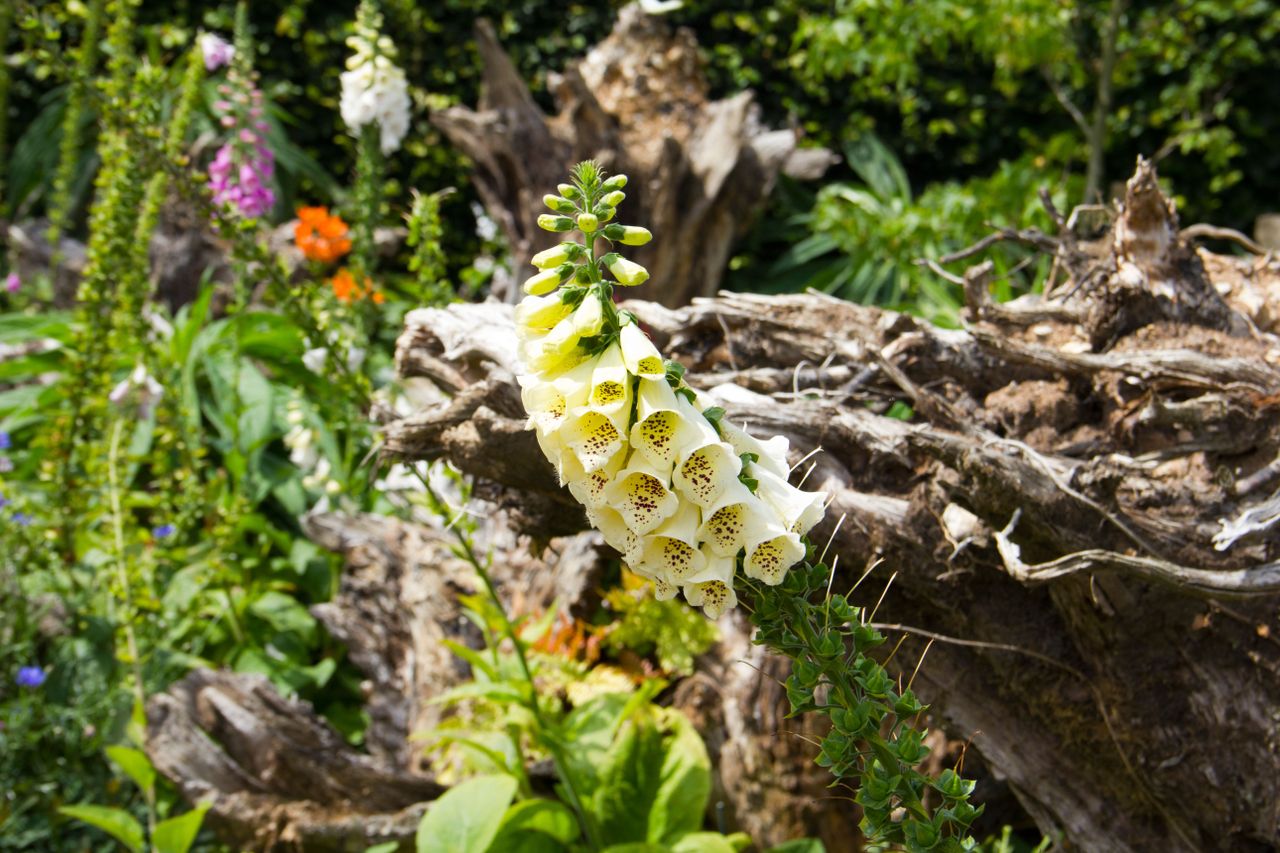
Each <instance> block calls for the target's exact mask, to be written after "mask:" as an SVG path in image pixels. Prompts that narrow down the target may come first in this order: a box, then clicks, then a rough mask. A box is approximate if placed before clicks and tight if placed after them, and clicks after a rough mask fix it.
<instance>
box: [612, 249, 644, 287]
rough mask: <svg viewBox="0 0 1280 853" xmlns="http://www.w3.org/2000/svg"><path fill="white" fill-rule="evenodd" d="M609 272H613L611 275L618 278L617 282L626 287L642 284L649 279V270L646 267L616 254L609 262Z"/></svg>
mask: <svg viewBox="0 0 1280 853" xmlns="http://www.w3.org/2000/svg"><path fill="white" fill-rule="evenodd" d="M609 272H611V273H613V277H614V278H616V279H617V280H618V284H621V285H625V286H626V287H635V286H636V285H637V284H644V283H645V282H646V281H648V280H649V271H648V270H647V269H645V268H644V267H642V266H640V265H639V264H637V263H636V262H635V261H629V260H627V259H626V258H624V257H622V256H621V255H618V256H617V257H616V258H614V259H613V261H612V262H610V264H609Z"/></svg>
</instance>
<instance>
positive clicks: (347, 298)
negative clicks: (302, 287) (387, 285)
mask: <svg viewBox="0 0 1280 853" xmlns="http://www.w3.org/2000/svg"><path fill="white" fill-rule="evenodd" d="M329 286H330V287H332V288H333V295H334V296H336V297H338V300H339V301H340V302H351V301H352V300H355V299H369V300H372V301H373V303H374V304H375V305H381V304H382V303H384V302H386V301H387V297H386V296H384V295H383V294H382V292H381V291H378V290H374V289H373V282H372V281H370V280H369V279H367V278H366V279H365V280H364V284H360V283H358V282H357V281H356V277H355V276H353V275H352V274H351V270H349V269H347V268H346V267H342V268H341V269H339V270H338V271H337V272H336V273H334V274H333V277H332V278H330V279H329Z"/></svg>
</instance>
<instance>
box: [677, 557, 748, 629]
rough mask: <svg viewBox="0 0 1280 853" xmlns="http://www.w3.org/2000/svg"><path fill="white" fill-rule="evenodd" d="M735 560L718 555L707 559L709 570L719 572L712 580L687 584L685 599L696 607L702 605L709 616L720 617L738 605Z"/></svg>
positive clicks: (712, 617)
mask: <svg viewBox="0 0 1280 853" xmlns="http://www.w3.org/2000/svg"><path fill="white" fill-rule="evenodd" d="M734 563H735V561H734V560H733V559H731V558H727V557H716V558H714V559H710V560H708V561H707V567H706V569H707V571H708V572H718V575H717V576H716V577H714V578H712V579H710V580H703V581H698V582H697V583H690V584H685V585H684V587H683V589H684V599H685V601H687V602H689V603H690V604H692V605H693V606H694V607H701V608H702V612H703V613H705V614H707V617H708V618H711V619H719V618H720V617H721V615H723V614H724V612H725V611H726V610H729V609H731V608H733V607H737V606H738V594H737V593H736V592H734V591H733V570H734Z"/></svg>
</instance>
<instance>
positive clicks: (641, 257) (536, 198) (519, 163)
mask: <svg viewBox="0 0 1280 853" xmlns="http://www.w3.org/2000/svg"><path fill="white" fill-rule="evenodd" d="M476 41H477V46H478V48H479V51H480V58H481V61H482V62H483V64H484V78H483V87H482V90H481V97H480V103H479V105H478V106H477V108H476V109H474V110H472V109H467V108H464V107H452V108H449V109H447V110H443V111H440V112H437V113H435V114H433V115H432V121H433V122H434V123H435V124H436V126H438V127H439V128H440V129H441V130H442V131H443V132H444V134H445V135H446V136H447V137H448V138H449V140H450V141H451V142H452V143H453V144H454V145H456V146H457V147H458V148H459V149H460V150H462V151H463V152H464V153H466V154H467V156H469V157H470V158H471V159H472V160H473V161H474V162H475V167H476V168H475V173H474V180H475V186H476V189H477V190H478V191H479V193H480V197H481V199H482V200H483V201H484V204H485V208H486V209H487V211H488V213H489V216H491V217H492V218H493V219H494V221H495V222H497V224H498V225H499V227H500V228H501V229H502V233H503V235H504V236H505V237H506V239H507V243H508V245H509V246H510V249H511V256H512V268H513V269H514V270H515V271H516V272H515V278H516V279H521V278H523V271H525V270H528V269H529V266H528V264H529V259H530V258H531V257H532V256H533V254H534V253H535V252H537V251H539V250H541V249H544V248H547V247H549V246H551V245H554V244H555V243H556V242H558V238H557V235H555V234H549V233H547V232H545V231H541V230H539V229H538V228H537V227H536V225H535V224H534V222H535V220H536V218H537V215H538V214H539V213H544V212H546V211H545V208H544V207H543V205H542V197H543V195H544V194H546V193H547V192H549V191H550V190H551V189H552V188H553V187H555V185H556V184H557V183H560V182H562V181H563V180H564V176H565V175H566V174H567V173H568V170H569V168H570V167H571V166H572V165H573V164H574V163H577V162H579V161H581V160H586V159H592V158H594V159H596V160H597V161H599V162H600V163H601V165H603V166H604V167H605V168H606V169H607V170H609V171H610V172H611V173H617V172H622V173H625V174H627V175H628V176H629V177H630V183H629V184H628V185H627V188H626V193H627V205H626V212H627V213H626V215H627V223H628V224H634V225H643V226H645V227H647V228H649V229H651V230H653V231H654V232H655V233H662V234H664V235H667V236H666V237H665V238H664V239H663V240H662V241H660V242H657V243H654V244H652V245H651V246H649V247H646V248H642V249H639V250H636V251H634V252H631V253H628V257H633V258H634V260H636V261H637V262H639V263H642V264H644V265H645V266H646V267H648V269H649V271H650V273H651V274H652V277H653V282H661V286H659V285H657V284H648V285H642V286H641V288H640V289H639V291H638V293H637V295H639V296H642V297H644V298H648V299H656V300H658V301H660V302H662V303H664V304H667V305H683V304H685V303H687V302H688V301H689V300H690V299H691V298H693V297H694V296H700V295H710V294H712V293H715V292H716V290H717V289H718V287H719V282H720V279H721V276H722V275H723V274H724V270H725V269H726V267H727V264H728V260H729V253H730V250H731V248H732V246H733V242H734V240H735V239H736V238H737V237H739V236H741V235H742V234H743V233H745V231H746V229H747V228H748V227H749V226H750V225H751V223H752V221H753V220H754V218H755V216H756V214H757V213H758V212H759V210H760V209H761V208H762V207H763V205H764V203H765V201H766V200H767V199H768V197H769V192H770V190H771V189H772V187H773V184H774V182H775V181H776V179H777V177H778V175H779V174H780V173H786V174H789V175H793V176H797V177H805V178H816V177H818V176H820V175H821V174H822V173H823V172H824V171H825V169H826V168H827V166H828V165H830V163H831V162H832V161H833V159H834V158H833V157H832V155H831V154H830V152H827V151H825V150H821V149H805V150H800V149H797V147H796V145H797V134H796V132H795V131H792V130H776V131H769V130H767V129H765V128H764V127H762V126H761V124H760V121H759V118H758V115H757V114H758V109H757V108H756V106H755V104H754V102H753V99H752V95H751V93H750V92H741V93H739V94H737V95H734V96H732V97H730V98H727V99H724V100H718V101H713V100H711V99H710V98H709V97H708V94H707V91H708V85H707V81H706V79H705V77H704V76H703V74H702V71H701V68H700V63H699V59H698V46H697V43H696V42H695V41H694V38H693V34H692V33H691V32H690V31H689V30H686V29H680V30H677V31H675V32H672V31H671V29H670V28H669V27H668V26H667V25H666V24H665V23H664V22H663V21H662V20H661V19H659V18H656V17H654V16H651V15H646V14H644V13H643V12H642V11H640V9H639V7H638V6H636V5H634V4H633V5H631V6H629V7H627V8H625V9H623V10H622V12H621V13H620V15H619V18H618V23H617V25H616V27H615V28H614V31H613V33H612V34H611V35H610V36H609V37H608V38H606V39H605V40H604V41H603V42H601V43H600V44H599V45H597V46H596V47H595V48H594V49H593V50H592V51H591V52H590V53H589V54H587V56H586V57H585V58H583V59H582V60H580V61H579V62H577V63H574V64H572V65H571V66H570V67H569V68H567V69H565V70H564V72H563V73H561V74H557V75H552V76H551V90H552V93H553V95H554V96H555V100H556V104H557V107H558V112H557V113H556V115H554V116H548V115H546V114H545V113H543V111H542V109H541V108H540V107H539V106H538V105H537V103H536V102H535V101H534V99H533V96H532V95H531V94H530V92H529V89H528V87H527V86H526V85H525V83H524V81H523V80H522V79H521V77H520V75H519V74H518V73H517V72H516V69H515V67H514V65H513V64H512V62H511V59H510V58H509V57H508V56H507V55H506V54H505V53H504V52H503V50H502V47H501V46H500V45H499V44H498V41H497V37H496V35H495V33H494V31H493V27H492V26H491V25H490V24H489V23H488V22H487V21H483V20H482V21H480V22H478V24H477V27H476ZM518 284H519V281H518V280H516V281H511V280H508V281H505V282H500V283H499V284H498V286H497V287H496V288H495V293H496V295H498V296H499V297H500V298H505V299H506V300H507V301H515V299H516V298H517V297H518V295H519V287H518V286H517V285H518Z"/></svg>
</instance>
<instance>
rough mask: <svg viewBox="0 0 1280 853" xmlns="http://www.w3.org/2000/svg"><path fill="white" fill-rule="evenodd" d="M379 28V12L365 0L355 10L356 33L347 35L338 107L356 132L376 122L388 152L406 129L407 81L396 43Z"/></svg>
mask: <svg viewBox="0 0 1280 853" xmlns="http://www.w3.org/2000/svg"><path fill="white" fill-rule="evenodd" d="M381 30H382V15H381V14H380V13H379V12H378V11H377V10H376V9H375V8H374V6H373V4H372V3H371V2H369V0H365V2H362V3H361V4H360V8H359V10H358V12H357V16H356V31H355V35H353V36H351V38H349V39H347V45H348V46H349V47H350V48H351V49H352V51H353V52H352V54H351V56H350V57H349V58H348V59H347V70H346V71H344V72H342V75H341V81H342V98H341V101H340V103H339V110H340V112H341V113H342V120H343V121H344V122H345V123H346V125H347V127H348V128H350V129H351V131H352V133H354V134H356V135H357V136H358V135H359V133H360V131H361V129H362V128H364V127H365V126H366V125H369V124H372V123H375V122H376V123H377V125H378V129H379V131H380V134H381V135H380V145H381V148H382V153H383V154H390V153H391V152H393V151H395V150H396V149H398V148H399V147H400V143H401V142H402V141H403V140H404V137H405V134H407V133H408V132H409V109H410V102H409V84H408V81H407V80H406V79H405V76H404V71H403V70H402V69H401V68H400V67H399V66H397V65H396V64H395V57H396V48H395V44H393V43H392V41H391V39H390V38H389V37H387V36H385V35H382V32H381Z"/></svg>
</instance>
